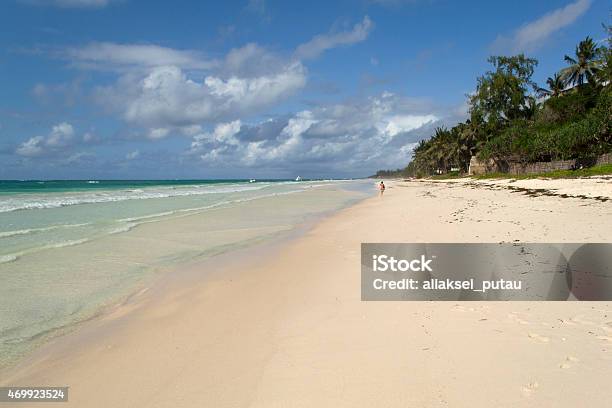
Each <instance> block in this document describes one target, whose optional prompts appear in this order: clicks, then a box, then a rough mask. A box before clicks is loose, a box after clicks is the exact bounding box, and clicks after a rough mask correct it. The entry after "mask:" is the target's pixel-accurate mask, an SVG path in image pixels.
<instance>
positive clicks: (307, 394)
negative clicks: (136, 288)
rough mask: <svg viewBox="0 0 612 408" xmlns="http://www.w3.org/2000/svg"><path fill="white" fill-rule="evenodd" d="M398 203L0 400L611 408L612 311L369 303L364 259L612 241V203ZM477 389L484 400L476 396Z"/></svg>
mask: <svg viewBox="0 0 612 408" xmlns="http://www.w3.org/2000/svg"><path fill="white" fill-rule="evenodd" d="M389 187H390V188H389V189H388V191H387V192H386V193H385V196H384V197H383V198H382V199H380V198H378V197H371V198H369V199H366V200H363V201H361V202H359V203H357V204H354V205H352V206H350V207H348V208H344V209H341V210H339V211H337V212H335V213H334V214H333V215H331V216H329V217H325V218H324V219H322V220H319V221H317V222H316V223H314V225H312V227H311V228H308V229H307V230H305V231H304V232H303V233H302V234H300V235H299V236H297V237H293V238H292V239H288V240H286V241H284V242H282V243H278V242H277V243H276V245H273V244H272V243H268V244H269V246H268V247H267V248H266V247H265V245H267V244H263V245H264V246H256V247H250V248H247V249H246V250H245V251H246V252H244V253H242V255H243V256H239V257H236V256H230V255H231V254H224V255H220V256H219V257H215V258H216V259H215V258H213V259H211V262H215V261H216V262H217V265H215V267H214V270H212V271H207V272H204V271H203V270H204V269H206V268H204V267H203V265H202V264H194V265H191V266H190V267H188V268H184V269H182V270H181V272H180V276H176V275H174V276H172V275H169V274H164V277H165V279H166V281H165V282H161V281H160V284H158V285H155V287H153V288H151V289H148V290H146V291H144V292H143V293H139V294H138V295H136V296H135V297H134V298H133V299H132V301H131V302H128V304H126V305H125V307H122V308H119V309H117V310H115V311H114V312H113V313H110V314H109V315H108V316H106V317H103V318H100V319H99V320H98V321H96V322H95V323H92V324H90V325H89V327H87V328H83V330H78V331H77V332H75V333H73V334H70V335H68V336H65V337H63V338H61V339H58V341H57V342H56V343H55V344H53V345H50V346H49V347H52V346H53V347H54V348H55V349H54V350H50V349H49V348H48V349H46V350H44V351H43V350H41V353H40V355H38V356H37V358H33V359H32V360H30V361H29V362H28V364H24V365H22V366H21V367H20V368H19V369H17V370H14V371H13V372H9V373H8V376H7V377H5V378H6V379H5V380H3V384H8V383H10V384H11V385H22V386H23V385H28V384H32V385H43V384H44V385H58V386H65V385H67V386H70V387H71V391H70V400H69V403H68V406H79V407H83V406H85V407H98V406H99V407H105V406H113V407H122V406H125V407H128V406H148V407H164V406H180V407H190V406H215V407H224V406H267V407H269V406H328V405H331V404H334V405H337V406H372V405H385V406H406V405H411V404H412V405H419V404H420V405H427V406H445V405H447V404H449V405H450V406H466V407H467V406H470V407H472V406H482V407H485V406H490V405H491V403H492V401H493V402H496V403H497V405H499V406H513V407H516V406H519V407H521V406H542V405H545V404H551V403H553V404H555V406H567V407H570V406H577V405H576V404H580V401H582V399H581V395H584V390H585V389H587V388H588V389H592V390H593V392H592V395H591V396H590V397H591V402H592V403H593V404H594V405H598V404H599V405H601V404H603V403H605V401H609V397H610V393H609V391H607V388H606V386H605V384H606V380H607V378H609V375H610V374H612V372H611V371H610V367H611V365H610V362H611V361H612V356H611V352H612V351H611V350H610V349H611V348H612V347H611V345H612V343H611V342H612V333H611V331H612V326H610V327H609V326H608V321H609V320H610V315H611V313H612V304H611V303H610V302H585V303H581V302H558V303H542V302H537V303H536V302H506V303H503V302H477V303H465V302H361V301H360V291H359V286H360V280H359V262H360V261H359V246H358V244H360V243H361V242H499V241H508V242H510V241H512V240H515V239H519V240H521V241H530V240H531V241H537V240H538V239H537V238H538V237H542V236H546V237H547V238H546V239H547V241H548V242H582V241H585V242H587V241H591V242H592V241H596V240H600V241H602V242H603V241H608V242H609V240H610V237H609V234H608V231H609V230H610V228H611V227H612V224H611V222H612V221H611V220H610V217H609V215H610V213H609V211H610V210H609V204H607V203H604V202H600V201H597V200H591V199H589V201H588V203H586V204H588V206H586V207H585V206H584V205H585V202H584V199H580V200H579V199H576V198H561V197H551V196H536V197H534V196H527V195H516V194H511V193H510V192H509V191H507V190H505V189H502V190H499V189H494V190H490V189H486V188H478V187H473V186H472V187H469V186H462V185H452V184H443V185H440V184H437V183H431V182H425V183H423V182H398V181H395V182H392V183H390V185H389ZM559 217H564V219H566V221H567V222H566V224H565V225H560V224H562V223H559V222H558V219H559ZM555 220H556V221H557V222H556V223H555V222H554V221H555ZM543 232H545V234H544V233H543ZM540 240H541V238H540ZM249 252H250V255H251V256H248V253H249ZM209 265H211V264H209ZM204 275H206V277H205V279H201V278H202V276H204ZM162 283H163V284H162ZM589 331H590V332H592V333H594V334H589ZM608 338H609V340H607V339H608ZM457 351H461V353H457ZM467 367H470V369H467ZM587 372H588V373H590V374H589V375H585V373H587ZM372 373H376V375H375V376H372ZM143 374H146V375H143ZM483 374H486V375H485V376H483ZM587 379H588V381H587ZM475 384H480V386H482V389H483V390H484V391H483V393H482V394H474V395H469V396H467V397H466V395H465V390H466V389H471V388H474V387H475ZM100 388H102V389H104V390H105V393H104V395H100V393H99V392H97V393H96V391H97V390H98V389H100ZM596 390H600V391H596ZM153 396H154V397H153ZM20 406H28V404H23V405H20Z"/></svg>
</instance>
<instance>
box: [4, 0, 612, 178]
mask: <svg viewBox="0 0 612 408" xmlns="http://www.w3.org/2000/svg"><path fill="white" fill-rule="evenodd" d="M610 12H611V6H610V3H609V2H607V1H606V0H573V1H572V0H569V1H567V0H565V1H522V0H515V1H513V2H511V3H507V2H495V1H461V2H459V1H453V0H404V1H402V0H378V1H376V0H371V1H368V0H351V1H349V0H344V1H336V2H329V1H322V2H318V1H310V2H286V1H272V0H250V1H249V0H243V1H224V2H203V1H187V0H177V1H173V2H168V1H154V0H148V1H145V0H6V1H4V2H3V4H2V12H1V13H0V25H1V26H2V27H3V30H2V33H0V45H1V47H0V75H1V77H2V93H1V94H0V163H1V164H0V178H2V179H30V178H67V179H91V178H124V179H129V178H139V179H143V178H147V179H148V178H153V179H154V178H233V177H241V178H250V177H256V178H263V177H271V178H284V177H294V176H296V175H301V176H302V177H358V176H365V175H369V174H371V173H373V172H374V171H376V170H377V169H380V168H396V167H403V166H405V165H406V164H407V162H408V161H409V160H410V157H411V152H412V149H413V147H414V146H415V144H416V143H417V142H418V141H419V140H420V139H423V138H426V137H428V136H429V135H430V134H431V133H432V131H433V129H434V128H435V127H437V126H441V125H446V126H452V125H453V124H454V123H456V122H457V121H461V120H464V119H465V118H466V110H467V105H466V97H465V95H466V94H467V93H470V92H472V91H473V90H474V87H475V83H476V77H477V76H478V75H481V74H482V73H483V72H484V71H485V70H487V69H488V65H487V62H486V59H487V57H488V56H489V55H500V54H503V55H511V54H516V53H519V52H524V53H526V54H527V55H529V56H532V57H535V58H537V59H538V60H539V61H540V64H539V66H538V68H537V70H536V74H535V79H536V81H538V82H539V83H541V84H542V83H544V81H545V79H546V77H547V76H550V75H552V73H554V72H555V71H556V70H558V69H560V68H562V67H563V65H564V62H563V55H564V54H566V53H572V52H573V50H574V47H575V45H576V43H577V42H578V41H580V40H581V39H583V38H584V37H585V36H587V35H591V36H592V37H594V38H595V39H596V40H600V39H602V38H603V37H604V33H603V30H602V28H601V23H602V22H609V19H610Z"/></svg>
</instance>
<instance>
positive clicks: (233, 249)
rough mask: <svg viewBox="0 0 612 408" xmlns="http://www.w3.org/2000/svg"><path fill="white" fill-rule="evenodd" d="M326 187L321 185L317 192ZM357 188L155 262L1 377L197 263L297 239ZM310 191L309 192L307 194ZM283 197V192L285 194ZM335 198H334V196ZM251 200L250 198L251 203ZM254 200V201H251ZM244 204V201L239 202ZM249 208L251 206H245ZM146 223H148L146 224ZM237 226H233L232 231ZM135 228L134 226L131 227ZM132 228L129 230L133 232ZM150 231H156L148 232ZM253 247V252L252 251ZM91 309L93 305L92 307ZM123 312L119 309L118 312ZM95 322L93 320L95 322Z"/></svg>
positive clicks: (38, 340)
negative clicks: (274, 223)
mask: <svg viewBox="0 0 612 408" xmlns="http://www.w3.org/2000/svg"><path fill="white" fill-rule="evenodd" d="M321 188H323V190H325V189H326V188H325V187H320V186H319V187H317V191H323V190H320V189H321ZM354 189H356V190H355V191H360V190H359V188H358V186H357V187H354V186H353V187H350V186H349V187H348V188H347V187H344V186H342V187H339V188H335V192H334V194H336V195H338V194H341V195H342V194H343V195H347V197H350V198H346V199H345V200H346V201H345V202H343V203H342V204H339V203H335V204H333V205H332V207H330V208H325V209H318V210H317V211H315V212H312V213H310V212H309V213H308V214H306V215H304V216H303V219H302V220H300V221H298V222H297V223H294V224H287V225H282V228H280V229H278V228H277V230H272V231H270V232H268V233H265V234H260V235H255V236H254V237H249V235H250V233H249V228H245V229H244V232H243V234H244V235H245V236H246V237H247V239H244V240H239V241H238V242H230V243H229V244H227V245H220V246H214V247H213V248H209V249H206V250H205V251H204V252H202V253H201V254H200V255H197V256H193V257H187V258H184V259H183V258H181V257H177V258H176V259H175V260H172V261H171V262H164V263H153V262H152V263H151V264H150V265H149V266H148V268H147V272H146V273H143V274H142V276H140V277H139V278H138V280H137V281H136V283H134V284H132V285H130V287H129V289H127V290H123V291H122V292H121V293H120V294H119V295H116V296H114V297H112V298H110V299H109V300H108V301H106V302H104V303H101V304H98V305H96V306H95V309H94V311H93V313H89V314H88V315H86V317H85V318H82V319H79V320H77V321H73V322H70V323H69V324H66V325H65V326H61V327H57V328H53V329H51V330H49V331H46V332H42V333H40V334H38V335H36V336H35V337H34V339H35V340H34V343H33V346H32V348H31V349H30V350H28V351H27V352H25V353H22V354H21V355H19V356H18V357H17V358H14V359H9V360H7V361H4V362H3V364H0V377H2V375H5V374H6V373H10V372H11V371H13V370H14V369H16V368H18V367H20V366H21V365H23V364H27V362H29V361H31V360H32V359H35V358H37V357H39V355H41V354H44V353H45V351H46V350H47V347H53V345H54V344H55V343H56V342H61V341H62V339H63V338H64V337H66V336H71V335H74V334H75V332H76V333H77V335H78V332H79V331H80V330H82V329H83V328H86V327H88V325H91V324H95V322H96V321H99V320H104V319H106V318H107V317H108V316H110V315H114V314H116V313H120V314H122V312H121V310H122V309H123V308H124V307H126V306H127V307H133V304H132V303H133V302H135V301H137V299H139V297H140V296H141V295H142V294H144V293H146V292H149V291H150V290H151V289H153V288H156V287H161V286H162V285H164V284H166V285H169V282H170V281H177V280H179V279H180V276H182V275H185V273H183V272H184V271H187V270H189V269H190V268H192V267H193V266H194V265H196V266H197V267H202V268H204V269H207V270H208V269H214V268H215V267H216V266H218V265H219V263H220V262H227V261H228V259H231V258H232V257H233V256H238V257H244V256H252V255H245V254H250V252H257V251H258V248H259V250H263V249H264V248H267V247H269V246H275V245H279V246H280V245H282V244H283V243H284V242H287V241H290V240H292V239H295V238H296V237H298V236H300V235H302V234H303V233H304V232H305V231H307V230H308V229H309V228H312V227H313V225H315V224H316V223H317V222H319V221H320V220H322V219H324V218H326V217H329V216H331V215H333V214H334V213H336V212H338V211H341V210H342V209H344V208H347V206H348V207H350V206H352V205H354V204H355V203H358V202H360V201H362V200H364V199H367V196H360V194H361V193H358V194H357V193H356V195H355V196H353V197H351V196H350V194H353V192H355V191H354ZM312 191H314V190H312ZM307 194H308V193H307ZM281 196H283V194H281ZM330 199H331V197H330ZM259 200H261V201H264V200H268V198H267V197H263V198H259ZM249 201H250V200H247V203H245V204H247V205H248V202H249ZM250 202H253V201H250ZM338 204H339V205H340V206H339V207H338V208H333V206H334V205H338ZM239 205H242V204H239ZM245 208H246V209H247V210H248V209H249V207H245ZM227 210H228V209H227V208H222V207H220V208H212V209H210V210H209V211H207V212H205V213H204V215H209V214H212V215H214V214H216V213H217V212H224V211H227ZM186 216H188V217H198V216H201V213H200V214H198V213H193V214H187V215H186ZM180 218H181V217H176V218H174V222H177V221H176V220H178V219H180ZM162 222H172V220H170V221H168V220H162ZM143 226H144V225H143ZM232 230H233V229H230V231H232ZM129 231H131V229H130V230H129ZM129 231H128V232H129ZM148 233H149V234H150V233H152V231H149V232H148ZM251 248H252V249H253V251H251ZM202 278H204V279H206V276H204V277H202V276H199V277H198V279H202ZM89 309H91V307H89ZM118 311H119V312H118ZM92 322H93V323H92Z"/></svg>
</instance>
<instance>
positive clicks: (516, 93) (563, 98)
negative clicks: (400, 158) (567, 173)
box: [376, 26, 612, 177]
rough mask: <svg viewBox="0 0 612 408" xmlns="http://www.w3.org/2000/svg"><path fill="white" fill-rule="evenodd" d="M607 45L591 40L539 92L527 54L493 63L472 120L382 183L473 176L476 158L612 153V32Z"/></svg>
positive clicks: (424, 147)
mask: <svg viewBox="0 0 612 408" xmlns="http://www.w3.org/2000/svg"><path fill="white" fill-rule="evenodd" d="M604 29H605V30H606V33H607V40H606V41H603V42H601V43H598V42H596V41H595V40H593V39H592V38H590V37H586V38H585V39H584V40H582V41H580V43H579V44H578V45H577V46H576V48H575V50H574V52H573V53H572V55H565V57H564V62H565V64H566V66H565V67H564V68H562V69H561V70H560V71H559V72H556V73H553V74H552V76H550V77H548V79H547V80H546V87H539V86H538V85H537V84H536V83H535V82H534V81H533V79H532V77H533V74H534V72H535V69H536V67H537V65H538V61H537V60H536V59H533V58H528V57H527V56H525V55H523V54H519V55H515V56H492V57H490V58H489V60H488V62H489V63H490V64H491V69H490V70H489V71H487V72H485V73H484V74H483V75H482V76H480V77H479V78H478V79H477V84H476V90H475V92H474V93H472V94H471V95H469V96H468V98H469V118H468V119H467V120H466V121H465V122H461V123H458V124H457V125H455V126H453V127H452V128H450V129H447V128H445V127H440V128H437V129H436V130H435V133H434V134H433V135H432V136H431V137H430V138H429V139H426V140H422V141H421V142H420V143H419V144H418V146H417V147H416V148H415V149H414V152H413V157H412V161H411V162H410V163H409V164H408V166H407V167H406V168H404V169H400V170H395V171H381V172H378V173H377V175H376V176H378V177H390V176H416V177H422V176H432V175H439V174H451V175H456V174H457V173H466V172H467V171H468V168H469V164H470V159H471V158H472V156H475V157H477V158H478V159H479V160H481V161H489V162H491V161H492V162H496V163H499V162H509V161H514V162H523V163H529V162H538V161H552V160H567V159H577V160H580V161H581V162H585V163H589V160H590V161H592V159H593V158H594V157H597V156H598V155H601V154H604V153H608V152H611V151H612V132H611V129H612V87H610V85H609V84H610V81H611V80H612V26H604Z"/></svg>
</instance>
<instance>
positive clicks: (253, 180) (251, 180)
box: [249, 179, 257, 183]
mask: <svg viewBox="0 0 612 408" xmlns="http://www.w3.org/2000/svg"><path fill="white" fill-rule="evenodd" d="M256 181H257V180H255V179H250V180H249V183H254V182H256Z"/></svg>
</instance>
